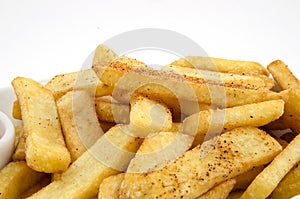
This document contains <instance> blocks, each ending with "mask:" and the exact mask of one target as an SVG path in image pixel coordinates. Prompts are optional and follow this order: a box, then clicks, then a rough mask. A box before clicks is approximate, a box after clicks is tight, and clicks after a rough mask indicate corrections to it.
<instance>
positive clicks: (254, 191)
mask: <svg viewBox="0 0 300 199" xmlns="http://www.w3.org/2000/svg"><path fill="white" fill-rule="evenodd" d="M299 161H300V135H298V136H297V137H295V138H294V140H293V141H292V142H291V143H290V144H289V145H288V146H287V147H286V148H285V149H284V150H283V151H282V152H281V153H280V154H279V155H278V156H276V157H275V158H274V160H273V161H272V162H271V163H270V164H269V165H268V166H267V167H266V168H265V169H264V170H263V171H262V172H261V173H260V174H259V175H258V176H257V177H256V178H255V179H254V180H253V181H252V183H251V184H250V185H249V187H248V188H247V190H246V191H245V192H244V194H243V195H242V196H241V199H246V198H257V199H259V198H267V197H268V196H269V195H270V194H271V193H272V192H273V191H274V189H275V188H276V187H277V186H278V184H279V183H280V181H281V180H282V179H283V178H284V176H285V175H286V174H287V173H288V172H289V171H290V170H291V169H292V167H293V166H295V165H296V164H297V163H298V162H299Z"/></svg>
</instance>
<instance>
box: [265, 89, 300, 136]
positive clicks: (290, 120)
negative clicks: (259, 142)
mask: <svg viewBox="0 0 300 199" xmlns="http://www.w3.org/2000/svg"><path fill="white" fill-rule="evenodd" d="M280 95H281V96H282V99H283V100H284V102H285V105H284V114H283V115H282V117H281V118H279V119H278V120H276V121H274V122H273V123H270V124H269V125H268V127H269V128H270V129H281V130H284V129H287V128H292V129H293V130H294V131H296V132H297V133H300V108H299V107H300V92H299V93H297V92H296V91H295V90H294V89H289V90H285V91H282V92H281V93H280Z"/></svg>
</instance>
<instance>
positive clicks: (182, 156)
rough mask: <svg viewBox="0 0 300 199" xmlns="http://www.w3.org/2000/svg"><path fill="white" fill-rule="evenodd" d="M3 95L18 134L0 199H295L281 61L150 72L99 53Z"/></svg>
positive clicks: (291, 94) (291, 123)
mask: <svg viewBox="0 0 300 199" xmlns="http://www.w3.org/2000/svg"><path fill="white" fill-rule="evenodd" d="M270 74H271V75H272V77H270ZM275 85H278V86H279V87H280V89H279V90H278V89H277V90H276V91H275V90H274V87H275ZM12 86H13V88H14V90H15V93H16V96H17V100H16V101H15V102H14V106H13V110H12V114H13V117H14V118H16V119H20V120H22V126H21V127H20V126H18V127H16V132H17V138H16V140H17V141H16V149H15V152H14V154H13V157H12V161H11V162H10V163H9V164H8V165H7V166H6V167H4V168H3V169H2V170H1V171H0V185H1V186H0V199H14V198H16V199H19V198H30V199H44V198H45V199H46V198H49V199H50V198H51V199H52V198H56V199H59V198H61V199H71V198H74V199H75V198H76V199H92V198H99V199H116V198H122V199H123V198H124V199H125V198H151V199H152V198H191V199H194V198H197V199H215V198H220V199H222V198H224V199H225V198H242V199H250V198H255V199H260V198H261V199H263V198H291V197H293V196H295V195H297V194H300V166H299V162H300V135H299V133H300V82H299V81H298V79H297V78H296V77H295V76H294V75H293V74H292V72H291V71H290V70H289V68H288V67H287V66H286V65H285V64H284V63H283V62H282V61H280V60H277V61H274V62H272V63H270V64H269V65H268V67H267V68H265V67H263V66H262V65H260V64H259V63H256V62H250V61H237V60H226V59H219V58H208V57H200V56H190V57H183V58H180V59H178V60H176V61H174V62H172V63H170V64H168V65H166V66H164V67H163V68H162V69H160V70H156V69H153V68H149V67H147V66H146V64H145V63H143V62H141V61H139V60H136V59H132V58H129V57H126V56H122V57H118V55H117V54H116V53H114V52H113V51H112V50H111V49H109V48H108V47H106V46H104V45H99V46H98V47H97V49H96V51H95V55H94V60H93V67H92V68H90V69H86V70H82V71H78V72H73V73H68V74H61V75H57V76H55V77H53V78H52V79H51V80H50V81H49V82H48V83H46V84H45V85H42V84H40V83H38V82H36V81H34V80H32V79H29V78H25V77H16V78H15V79H14V80H13V81H12Z"/></svg>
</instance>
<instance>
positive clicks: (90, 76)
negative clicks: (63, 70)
mask: <svg viewBox="0 0 300 199" xmlns="http://www.w3.org/2000/svg"><path fill="white" fill-rule="evenodd" d="M45 87H46V88H47V89H49V90H51V92H52V93H53V95H54V98H55V99H59V98H60V97H61V96H63V95H64V94H65V93H67V92H69V91H72V90H85V91H87V92H90V93H92V94H94V95H95V96H105V95H110V94H111V93H112V89H113V88H112V87H110V86H108V85H106V84H104V83H103V82H101V81H99V79H98V78H97V75H96V74H95V72H94V71H93V70H92V69H86V70H81V71H78V72H72V73H67V74H61V75H56V76H55V77H53V78H52V79H51V80H50V81H49V82H48V83H47V84H46V85H45Z"/></svg>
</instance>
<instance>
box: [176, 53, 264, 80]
mask: <svg viewBox="0 0 300 199" xmlns="http://www.w3.org/2000/svg"><path fill="white" fill-rule="evenodd" d="M170 65H179V66H183V67H189V68H197V69H204V70H209V71H217V72H225V73H228V72H229V73H230V72H233V73H240V74H243V73H255V74H261V75H266V76H269V72H268V71H267V69H266V68H265V67H263V66H262V65H261V64H259V63H257V62H253V61H240V60H228V59H221V58H214V57H201V56H187V57H183V58H180V59H178V60H176V61H174V62H172V63H171V64H170Z"/></svg>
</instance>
